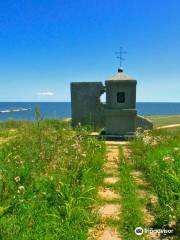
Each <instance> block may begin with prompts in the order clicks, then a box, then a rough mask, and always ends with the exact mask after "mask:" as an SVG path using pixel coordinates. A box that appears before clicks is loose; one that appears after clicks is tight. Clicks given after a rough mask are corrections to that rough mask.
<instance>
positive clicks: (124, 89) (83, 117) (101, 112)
mask: <svg viewBox="0 0 180 240" xmlns="http://www.w3.org/2000/svg"><path fill="white" fill-rule="evenodd" d="M125 53H126V52H123V51H122V48H120V51H119V52H118V56H117V58H119V60H120V67H119V69H118V72H117V73H116V74H115V75H114V76H113V77H111V78H110V79H108V80H106V81H105V85H103V83H102V82H72V83H71V108H72V125H73V126H76V125H78V124H79V123H81V124H82V125H91V126H92V127H93V128H94V129H103V131H102V132H101V133H102V135H103V136H104V137H105V138H108V137H109V138H121V137H122V138H124V137H125V138H126V137H127V138H128V137H131V136H134V135H135V131H136V128H137V127H141V128H143V129H152V128H153V124H152V122H150V121H149V120H148V119H146V118H144V117H142V116H139V115H137V111H136V84H137V81H136V80H135V79H134V78H132V77H130V76H128V75H126V74H125V73H124V71H123V69H122V61H123V60H124V59H123V57H122V55H123V54H125ZM104 92H106V103H101V101H100V96H101V95H102V94H103V93H104Z"/></svg>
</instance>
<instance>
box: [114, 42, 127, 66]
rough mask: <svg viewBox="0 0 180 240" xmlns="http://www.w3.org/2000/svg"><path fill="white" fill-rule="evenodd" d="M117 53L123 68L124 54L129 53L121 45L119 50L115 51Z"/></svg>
mask: <svg viewBox="0 0 180 240" xmlns="http://www.w3.org/2000/svg"><path fill="white" fill-rule="evenodd" d="M115 54H116V55H117V56H116V57H117V58H119V67H120V69H122V62H123V61H124V60H125V58H123V54H127V52H125V51H123V48H122V47H120V49H119V51H118V52H115Z"/></svg>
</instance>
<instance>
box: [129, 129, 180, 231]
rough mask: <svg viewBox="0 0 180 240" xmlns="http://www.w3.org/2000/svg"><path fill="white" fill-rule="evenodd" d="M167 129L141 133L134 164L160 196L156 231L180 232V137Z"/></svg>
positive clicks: (133, 145)
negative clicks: (157, 229) (172, 230)
mask: <svg viewBox="0 0 180 240" xmlns="http://www.w3.org/2000/svg"><path fill="white" fill-rule="evenodd" d="M179 133H180V132H179V130H177V131H176V132H175V131H174V132H169V131H165V130H161V131H160V130H155V131H141V129H139V132H138V134H137V138H136V139H135V140H134V141H132V143H131V151H132V156H133V164H134V166H135V168H136V169H137V170H140V171H142V173H143V175H144V177H145V179H146V181H147V182H148V183H149V184H150V186H151V187H152V191H153V193H155V195H156V196H157V197H158V203H157V205H156V207H155V208H154V209H151V210H152V211H153V212H154V215H155V222H154V226H153V227H156V228H161V229H162V228H173V229H174V230H176V234H178V233H180V229H179V221H180V134H179Z"/></svg>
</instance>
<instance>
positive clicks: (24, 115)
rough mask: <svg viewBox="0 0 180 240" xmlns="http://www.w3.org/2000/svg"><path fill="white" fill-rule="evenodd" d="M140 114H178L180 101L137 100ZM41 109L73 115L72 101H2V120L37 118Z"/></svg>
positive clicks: (53, 114)
mask: <svg viewBox="0 0 180 240" xmlns="http://www.w3.org/2000/svg"><path fill="white" fill-rule="evenodd" d="M136 107H137V112H138V114H139V115H142V116H147V115H177V114H180V102H177V103H175V102H173V103H172V102H171V103H170V102H167V103H166V102H137V106H136ZM36 108H38V109H40V112H41V115H42V117H43V118H69V117H71V103H70V102H0V121H6V120H12V119H13V120H30V121H33V120H35V109H36Z"/></svg>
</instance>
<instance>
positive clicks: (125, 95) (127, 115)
mask: <svg viewBox="0 0 180 240" xmlns="http://www.w3.org/2000/svg"><path fill="white" fill-rule="evenodd" d="M136 84H137V81H136V80H135V79H133V78H132V77H129V76H128V75H126V74H125V73H124V72H123V70H122V68H119V69H118V73H117V74H115V75H114V76H113V77H112V78H111V79H109V80H106V81H105V89H106V106H105V121H106V122H105V134H106V135H119V136H125V135H128V136H129V135H134V132H135V120H136V115H137V111H136Z"/></svg>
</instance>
